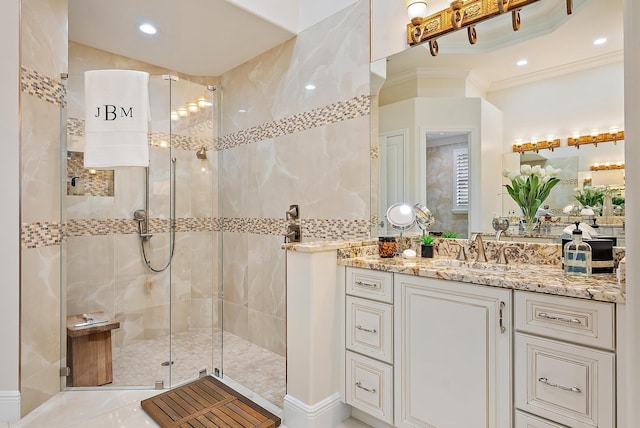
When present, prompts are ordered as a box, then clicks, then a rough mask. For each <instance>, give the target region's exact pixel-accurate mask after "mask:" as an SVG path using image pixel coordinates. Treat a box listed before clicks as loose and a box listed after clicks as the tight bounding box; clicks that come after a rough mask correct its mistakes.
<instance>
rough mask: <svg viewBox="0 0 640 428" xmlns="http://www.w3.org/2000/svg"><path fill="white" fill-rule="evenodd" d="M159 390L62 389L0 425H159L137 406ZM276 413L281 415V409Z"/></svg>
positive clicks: (355, 426)
mask: <svg viewBox="0 0 640 428" xmlns="http://www.w3.org/2000/svg"><path fill="white" fill-rule="evenodd" d="M158 393H159V391H155V390H131V389H130V390H115V389H111V390H106V389H105V390H92V391H80V390H74V391H64V392H61V393H59V394H58V395H56V396H54V397H53V398H52V399H50V400H49V401H47V402H46V403H44V404H43V405H41V406H40V407H38V408H37V409H35V410H34V411H33V412H31V413H29V414H28V415H27V416H26V417H24V418H23V419H21V420H20V421H17V422H10V423H6V422H0V428H87V427H91V428H142V427H148V428H158V427H159V425H158V424H156V423H155V422H154V421H153V420H152V419H151V418H150V417H149V416H148V415H147V414H146V413H145V411H144V410H142V408H141V407H140V401H142V400H144V399H146V398H149V397H151V396H153V395H155V394H158ZM261 404H262V403H261ZM269 410H271V411H273V410H272V409H269ZM276 414H278V415H279V416H281V417H282V411H279V412H278V413H276ZM285 423H286V421H285ZM282 427H283V428H287V427H285V426H284V425H282ZM366 427H368V425H365V424H363V423H361V422H360V421H358V420H356V419H348V420H346V421H344V422H342V423H341V424H339V425H337V426H336V427H333V428H366ZM288 428H295V427H288ZM328 428H329V427H328Z"/></svg>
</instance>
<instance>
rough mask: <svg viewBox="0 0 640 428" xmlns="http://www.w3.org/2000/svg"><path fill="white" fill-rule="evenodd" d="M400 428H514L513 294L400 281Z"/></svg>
mask: <svg viewBox="0 0 640 428" xmlns="http://www.w3.org/2000/svg"><path fill="white" fill-rule="evenodd" d="M394 304H395V305H394V311H395V319H394V321H395V352H394V354H395V364H394V373H395V380H396V383H395V403H396V404H395V409H396V410H395V413H396V418H395V425H396V426H398V427H438V428H459V427H465V428H473V427H484V428H510V427H511V413H512V412H511V322H510V320H511V309H510V308H511V291H510V290H506V289H500V288H494V287H485V286H477V285H471V284H464V283H459V282H454V281H445V280H439V279H431V278H423V277H417V276H411V275H403V274H396V275H395V276H394Z"/></svg>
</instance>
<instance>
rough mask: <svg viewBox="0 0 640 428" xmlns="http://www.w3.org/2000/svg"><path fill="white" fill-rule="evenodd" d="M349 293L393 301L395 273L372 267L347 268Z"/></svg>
mask: <svg viewBox="0 0 640 428" xmlns="http://www.w3.org/2000/svg"><path fill="white" fill-rule="evenodd" d="M347 294H350V295H352V296H360V297H364V298H367V299H374V300H378V301H380V302H385V303H393V274H392V273H391V272H381V271H377V270H371V269H358V268H347Z"/></svg>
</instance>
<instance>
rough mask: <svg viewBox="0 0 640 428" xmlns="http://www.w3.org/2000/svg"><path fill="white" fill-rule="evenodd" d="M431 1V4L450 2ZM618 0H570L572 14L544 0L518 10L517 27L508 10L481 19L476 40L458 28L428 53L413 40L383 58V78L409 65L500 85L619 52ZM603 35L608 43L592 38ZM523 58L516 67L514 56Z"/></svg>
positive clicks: (614, 57)
mask: <svg viewBox="0 0 640 428" xmlns="http://www.w3.org/2000/svg"><path fill="white" fill-rule="evenodd" d="M436 1H440V2H442V0H433V1H432V2H430V3H429V7H430V8H431V7H433V9H432V10H438V9H437V7H448V1H447V2H445V4H444V6H442V5H441V4H440V5H438V4H435V3H436ZM622 16H623V15H622V0H608V1H602V0H574V11H573V14H572V15H567V13H566V2H565V1H563V0H545V1H540V2H538V3H534V4H532V5H530V6H527V7H525V8H523V9H522V11H521V19H522V25H521V28H520V30H519V31H517V32H514V31H513V30H512V28H511V14H510V13H506V14H505V15H503V16H499V17H496V18H494V19H492V20H489V21H486V22H483V23H479V24H478V25H477V26H476V30H477V34H478V42H477V43H476V44H475V45H470V44H469V42H468V40H467V32H466V31H464V30H462V31H458V32H456V33H452V34H448V35H446V36H443V37H441V38H439V39H438V45H439V48H440V53H439V55H438V56H436V57H432V56H431V54H430V53H429V49H428V45H427V44H423V45H420V46H414V47H413V48H411V49H407V50H405V51H403V52H401V53H399V54H396V55H393V56H391V57H389V58H388V60H387V80H388V81H389V82H393V80H394V78H396V79H397V78H401V76H402V75H403V73H407V72H409V70H416V69H421V70H422V71H423V72H426V73H429V72H431V73H434V74H437V73H440V74H442V73H453V72H454V70H455V72H460V71H463V72H464V73H465V74H466V73H469V72H470V73H473V76H474V79H475V80H476V81H477V82H479V83H480V84H481V85H483V86H484V88H485V89H487V90H489V91H491V90H499V89H502V88H505V87H509V86H512V85H515V84H520V83H525V82H526V81H531V80H537V79H539V78H542V77H545V76H548V75H550V74H562V73H563V72H568V71H574V70H577V69H580V68H588V67H589V66H593V65H599V64H602V63H606V62H614V61H621V60H622V58H623V54H622V52H623V28H622ZM600 37H606V38H607V43H605V44H604V45H601V46H594V45H593V41H594V40H595V39H597V38H600ZM520 59H527V60H528V64H527V65H526V66H524V67H518V66H517V65H516V62H517V61H518V60H520Z"/></svg>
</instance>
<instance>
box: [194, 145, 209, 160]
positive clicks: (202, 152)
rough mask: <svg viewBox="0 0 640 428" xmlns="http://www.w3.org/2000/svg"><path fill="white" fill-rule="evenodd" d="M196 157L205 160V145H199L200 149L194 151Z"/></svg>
mask: <svg viewBox="0 0 640 428" xmlns="http://www.w3.org/2000/svg"><path fill="white" fill-rule="evenodd" d="M196 157H197V158H198V159H202V160H205V159H206V158H207V149H206V147H205V146H202V147H200V150H198V151H197V152H196Z"/></svg>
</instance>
